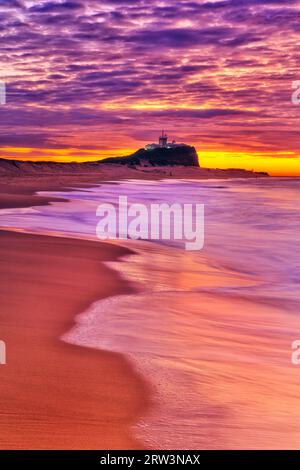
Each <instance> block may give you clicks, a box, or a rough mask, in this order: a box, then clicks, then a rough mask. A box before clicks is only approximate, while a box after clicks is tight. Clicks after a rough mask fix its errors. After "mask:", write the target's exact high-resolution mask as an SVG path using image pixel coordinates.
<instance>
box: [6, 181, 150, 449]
mask: <svg viewBox="0 0 300 470" xmlns="http://www.w3.org/2000/svg"><path fill="white" fill-rule="evenodd" d="M48 189H50V188H48ZM2 190H3V187H2ZM14 192H15V193H17V192H18V191H17V189H16V188H15V191H14ZM20 192H22V190H21V189H20ZM30 192H31V190H30V189H29V190H28V194H27V195H25V199H24V200H23V203H24V204H23V205H28V202H29V201H28V199H26V198H27V197H30V198H31V201H30V202H31V203H32V202H33V203H37V202H38V204H40V202H41V201H40V200H39V198H35V196H31V195H30ZM6 194H7V193H6ZM10 194H11V193H10ZM9 198H10V201H7V199H6V203H7V202H10V204H9V203H8V204H7V205H9V206H10V207H13V204H18V205H22V194H17V196H16V199H17V200H16V199H15V198H14V196H13V195H12V194H11V196H9ZM2 202H3V205H5V204H6V203H5V201H2ZM20 203H21V204H20ZM44 203H47V201H46V199H45V200H44ZM3 205H2V207H3ZM0 239H1V244H0V251H1V258H0V259H1V263H0V280H1V282H0V302H1V311H0V339H1V340H4V341H5V342H6V347H7V364H6V365H3V366H0V398H1V399H0V423H1V424H0V425H1V434H0V448H1V449H136V448H141V447H142V443H140V442H137V441H136V440H135V439H134V437H133V436H132V432H131V425H133V424H134V423H135V422H136V421H137V420H138V417H139V416H140V415H141V414H143V413H144V412H145V410H146V409H147V406H148V398H149V395H148V389H147V386H146V384H145V383H144V382H143V380H142V379H141V378H140V377H139V376H137V375H136V374H135V373H134V371H133V370H132V368H131V367H130V365H129V364H128V363H127V361H126V360H125V358H124V357H123V356H122V355H120V354H114V353H108V352H101V351H100V352H99V351H95V350H92V349H86V348H81V347H77V346H72V345H69V344H66V343H64V342H63V341H61V340H60V337H61V335H63V334H64V333H65V332H66V331H68V330H69V329H70V327H72V325H73V321H74V318H75V316H76V315H77V314H78V313H80V312H82V311H83V310H85V309H86V308H87V307H88V306H89V305H90V304H91V303H92V302H94V301H95V300H98V299H101V298H104V297H108V296H110V295H116V294H123V293H128V292H130V286H129V285H128V284H126V282H125V281H124V280H122V279H121V278H120V277H118V275H117V274H116V273H115V272H113V271H112V270H111V269H109V268H108V267H106V266H105V265H104V264H103V263H102V262H103V261H108V260H116V259H117V258H118V257H121V256H122V255H124V254H128V250H126V249H123V248H120V247H117V246H112V245H110V244H107V243H105V244H103V243H97V242H85V241H82V240H70V239H64V238H54V237H48V236H37V235H27V234H22V233H13V232H4V231H1V232H0Z"/></svg>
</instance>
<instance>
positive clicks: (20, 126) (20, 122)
mask: <svg viewBox="0 0 300 470" xmlns="http://www.w3.org/2000/svg"><path fill="white" fill-rule="evenodd" d="M299 19H300V8H299V1H298V0H289V1H288V0H286V1H284V2H283V1H282V0H264V1H262V0H239V1H237V0H194V1H188V0H178V1H174V2H167V1H161V0H153V1H151V2H149V1H146V0H103V1H101V2H95V1H94V0H73V1H72V0H53V1H49V0H48V1H42V0H40V1H33V0H22V1H19V0H0V35H1V46H0V47H1V65H2V66H1V75H2V77H1V79H2V80H5V81H6V82H7V91H8V96H7V105H6V106H4V107H1V109H0V112H1V121H0V126H1V134H0V146H2V147H3V148H2V155H4V156H5V152H7V156H8V157H12V156H14V151H13V150H11V151H9V150H7V149H8V148H14V149H15V152H16V153H15V156H17V157H19V156H20V155H22V156H23V157H24V156H25V157H26V151H24V148H26V149H30V150H28V155H30V156H31V157H32V156H34V158H36V157H39V149H40V156H41V157H43V158H45V156H46V157H47V153H46V150H47V149H49V154H48V156H49V158H52V157H53V156H54V157H55V158H56V153H55V154H52V153H51V149H59V148H61V149H62V150H63V149H68V148H69V150H70V152H68V153H64V152H62V153H63V154H64V155H66V159H70V158H73V157H74V158H75V157H76V156H78V158H89V157H92V158H97V155H96V154H95V153H94V152H93V153H89V149H90V150H92V149H93V150H95V149H97V148H98V149H99V156H100V157H102V156H105V155H114V154H122V153H124V152H126V151H130V150H133V149H135V148H137V147H139V146H141V145H144V143H146V142H147V141H148V140H150V141H153V140H154V139H156V137H157V133H158V132H159V130H160V129H161V128H162V127H164V128H166V129H167V130H168V132H169V134H170V135H171V136H172V137H174V138H175V139H178V140H180V141H187V142H190V143H191V144H194V145H196V147H197V148H198V149H199V153H200V154H201V153H202V152H203V154H204V160H205V158H207V160H206V163H207V164H209V158H212V156H213V155H223V157H222V158H223V160H222V158H221V157H220V159H219V160H218V163H220V164H221V165H223V166H226V158H228V155H229V154H230V155H235V156H236V157H237V160H238V155H241V159H240V162H241V165H242V166H243V165H245V164H246V165H247V166H249V165H250V163H249V162H247V163H245V155H246V154H247V158H248V157H249V159H250V160H251V158H252V159H253V165H252V166H253V167H254V166H255V165H257V162H258V155H259V158H263V156H264V155H265V157H266V159H267V160H268V162H269V163H268V164H270V165H272V164H273V163H274V162H275V160H276V161H278V160H280V159H281V160H282V159H283V158H288V156H292V157H298V156H299V155H300V137H299V132H298V129H297V126H298V122H299V112H300V106H299V107H297V106H294V105H292V103H291V84H292V81H293V80H300V75H299V73H300V72H299V59H300V53H299V45H298V44H299V30H300V26H299V24H300V21H299ZM18 148H20V149H21V148H23V150H22V153H20V154H19V153H18ZM32 149H34V150H32ZM76 149H81V151H80V153H79V151H76ZM214 158H215V157H214ZM272 159H273V160H272ZM294 160H295V161H296V160H297V159H295V158H294ZM214 161H215V160H214ZM272 161H273V163H272ZM299 161H300V159H299ZM229 164H230V163H229ZM266 164H267V163H266ZM274 164H275V163H274ZM299 172H300V168H299Z"/></svg>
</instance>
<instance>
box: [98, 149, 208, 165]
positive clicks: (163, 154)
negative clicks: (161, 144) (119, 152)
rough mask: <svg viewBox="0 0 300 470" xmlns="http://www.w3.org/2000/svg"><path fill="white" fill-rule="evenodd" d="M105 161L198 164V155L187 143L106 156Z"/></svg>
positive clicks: (137, 163) (129, 163)
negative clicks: (113, 156)
mask: <svg viewBox="0 0 300 470" xmlns="http://www.w3.org/2000/svg"><path fill="white" fill-rule="evenodd" d="M102 162H103V163H118V164H120V163H121V164H122V165H134V166H166V165H168V166H173V165H181V166H197V167H199V162H198V155H197V152H196V149H195V147H190V146H187V145H183V146H178V147H175V148H156V149H153V150H144V149H140V150H138V151H137V152H135V153H134V154H132V155H130V156H128V157H117V158H106V159H105V160H102Z"/></svg>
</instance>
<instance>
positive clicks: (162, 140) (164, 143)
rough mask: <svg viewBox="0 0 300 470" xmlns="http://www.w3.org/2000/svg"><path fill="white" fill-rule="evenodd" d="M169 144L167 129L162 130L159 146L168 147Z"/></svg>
mask: <svg viewBox="0 0 300 470" xmlns="http://www.w3.org/2000/svg"><path fill="white" fill-rule="evenodd" d="M167 144H168V136H167V134H166V133H165V131H161V136H160V137H159V146H160V147H167Z"/></svg>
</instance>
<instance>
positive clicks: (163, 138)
mask: <svg viewBox="0 0 300 470" xmlns="http://www.w3.org/2000/svg"><path fill="white" fill-rule="evenodd" d="M176 147H189V146H188V145H186V144H177V142H175V140H173V141H172V142H168V136H167V134H166V133H165V131H162V132H161V135H160V136H159V139H158V144H155V143H153V144H147V145H145V150H155V149H159V148H167V149H172V148H176Z"/></svg>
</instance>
